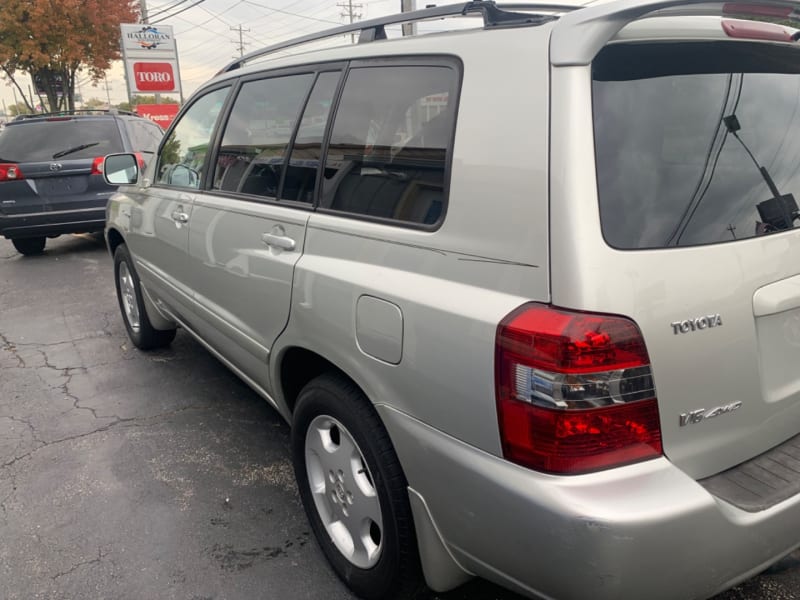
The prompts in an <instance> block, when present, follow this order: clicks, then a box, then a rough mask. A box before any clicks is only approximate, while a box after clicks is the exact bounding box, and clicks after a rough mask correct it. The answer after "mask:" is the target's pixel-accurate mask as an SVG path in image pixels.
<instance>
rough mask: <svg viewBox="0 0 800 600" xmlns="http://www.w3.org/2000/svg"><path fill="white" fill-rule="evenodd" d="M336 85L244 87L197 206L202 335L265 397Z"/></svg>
mask: <svg viewBox="0 0 800 600" xmlns="http://www.w3.org/2000/svg"><path fill="white" fill-rule="evenodd" d="M326 68H327V69H331V68H332V67H326ZM339 78H340V71H339V70H330V71H326V72H321V73H316V72H314V71H313V70H307V71H305V72H288V73H281V74H277V75H273V76H269V77H266V78H264V77H262V78H261V79H251V80H248V81H245V82H244V83H243V84H242V85H241V88H240V90H239V91H238V94H237V97H236V99H235V101H234V103H233V108H232V109H231V112H230V117H229V118H228V121H227V123H226V125H225V128H224V131H223V133H222V135H221V144H220V147H219V149H218V151H217V153H216V156H215V170H214V175H213V180H212V182H211V190H209V192H207V193H204V194H203V195H202V197H198V198H196V200H195V202H194V208H193V211H192V218H191V222H190V239H189V254H190V257H191V258H190V266H189V276H190V282H189V285H190V286H191V288H192V289H193V290H194V291H195V294H196V308H197V311H198V315H199V317H200V318H199V319H198V327H199V328H200V329H201V330H200V333H201V335H202V336H203V337H204V338H206V339H207V340H208V341H209V342H210V343H211V345H212V346H213V347H214V348H215V349H217V350H218V351H219V352H220V353H221V354H222V355H223V356H224V357H225V358H226V359H228V360H229V361H230V362H232V363H233V364H234V366H236V367H237V368H238V369H239V370H240V371H241V372H242V373H243V374H245V375H246V376H247V377H248V378H250V379H251V380H252V381H254V382H256V383H257V384H258V385H259V386H261V387H264V388H267V389H268V387H269V385H268V374H267V369H266V363H267V360H268V357H269V351H270V348H271V346H272V344H273V342H274V340H275V339H276V338H277V337H278V335H279V334H280V332H281V331H282V330H283V328H284V326H285V325H286V322H287V320H288V318H289V307H290V300H291V290H292V276H293V273H294V267H295V264H296V263H297V261H298V259H299V258H300V255H301V253H302V250H303V244H304V240H305V228H306V223H307V221H308V217H309V214H310V212H309V211H310V209H311V206H312V204H311V203H312V200H313V191H314V188H315V185H316V179H317V172H318V166H319V154H320V148H321V145H322V137H323V134H324V129H325V124H326V122H327V117H328V110H329V108H330V105H331V103H332V100H333V96H334V93H335V90H336V87H337V85H338V81H339ZM304 106H305V109H304ZM301 114H302V117H301ZM281 190H283V192H281Z"/></svg>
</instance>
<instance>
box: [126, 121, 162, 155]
mask: <svg viewBox="0 0 800 600" xmlns="http://www.w3.org/2000/svg"><path fill="white" fill-rule="evenodd" d="M127 123H128V134H129V136H130V138H131V144H133V150H135V151H136V152H142V153H144V154H148V155H152V154H155V153H156V151H157V150H158V145H159V144H160V143H161V138H163V137H164V130H163V129H161V127H159V126H158V125H156V124H155V123H149V122H146V121H135V120H133V119H131V120H130V121H128V122H127Z"/></svg>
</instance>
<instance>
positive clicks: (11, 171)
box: [0, 163, 25, 181]
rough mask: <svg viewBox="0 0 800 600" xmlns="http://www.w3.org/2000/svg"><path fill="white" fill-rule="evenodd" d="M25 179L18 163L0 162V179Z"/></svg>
mask: <svg viewBox="0 0 800 600" xmlns="http://www.w3.org/2000/svg"><path fill="white" fill-rule="evenodd" d="M21 179H25V176H24V175H23V174H22V171H20V169H19V165H15V164H13V163H0V181H19V180H21Z"/></svg>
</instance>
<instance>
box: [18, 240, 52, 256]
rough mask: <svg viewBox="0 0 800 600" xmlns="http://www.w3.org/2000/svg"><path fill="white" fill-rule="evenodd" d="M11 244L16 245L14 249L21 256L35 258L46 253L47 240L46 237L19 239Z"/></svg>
mask: <svg viewBox="0 0 800 600" xmlns="http://www.w3.org/2000/svg"><path fill="white" fill-rule="evenodd" d="M11 243H12V244H14V248H16V249H17V252H19V253H20V254H24V255H25V256H33V255H36V254H41V253H42V252H44V245H45V243H47V238H46V237H44V236H42V237H31V238H17V239H14V240H11Z"/></svg>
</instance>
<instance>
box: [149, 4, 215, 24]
mask: <svg viewBox="0 0 800 600" xmlns="http://www.w3.org/2000/svg"><path fill="white" fill-rule="evenodd" d="M205 1H206V0H196V2H195V3H194V4H190V5H189V6H186V7H184V8H182V9H180V10H176V11H175V12H174V13H170V14H168V15H166V16H164V17H161V18H160V19H156V20H155V21H150V24H151V25H155V24H156V23H161V22H162V21H166V20H167V19H171V18H172V17H174V16H176V15H179V14H181V13H182V12H185V11H187V10H189V9H190V8H194V7H195V6H197V5H198V4H202V3H203V2H205Z"/></svg>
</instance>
